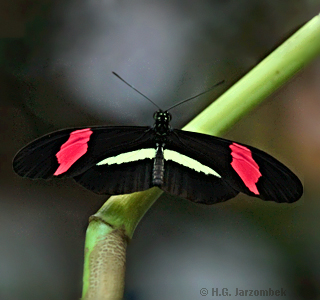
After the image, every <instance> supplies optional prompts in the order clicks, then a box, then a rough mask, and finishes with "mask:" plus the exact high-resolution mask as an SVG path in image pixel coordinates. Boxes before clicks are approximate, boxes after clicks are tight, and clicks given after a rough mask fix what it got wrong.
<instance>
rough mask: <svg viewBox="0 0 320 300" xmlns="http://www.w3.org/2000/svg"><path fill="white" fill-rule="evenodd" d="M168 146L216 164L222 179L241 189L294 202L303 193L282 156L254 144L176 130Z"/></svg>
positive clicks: (264, 197)
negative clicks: (260, 148) (265, 150)
mask: <svg viewBox="0 0 320 300" xmlns="http://www.w3.org/2000/svg"><path fill="white" fill-rule="evenodd" d="M167 148H168V149H170V148H172V149H175V151H178V152H179V153H182V154H184V155H187V156H190V157H192V158H193V159H195V160H197V161H199V162H200V163H202V164H203V165H206V166H208V167H210V168H212V169H213V170H215V171H216V172H217V173H218V174H219V175H220V176H221V179H220V180H222V181H224V183H225V184H226V185H229V186H230V187H232V188H233V189H234V190H236V191H238V192H242V193H245V194H248V195H250V196H256V197H259V198H261V199H263V200H272V201H276V202H294V201H297V200H298V199H299V198H300V197H301V195H302V192H303V188H302V184H301V182H300V180H299V179H298V177H297V176H296V175H295V174H293V173H292V172H291V171H290V170H289V169H288V168H287V167H286V166H284V165H283V164H282V163H280V162H279V161H278V160H276V159H275V158H273V157H272V156H270V155H269V154H267V153H265V152H263V151H261V150H259V149H256V148H254V147H251V146H247V145H244V144H240V143H236V142H233V141H230V140H226V139H222V138H218V137H214V136H210V135H205V134H200V133H194V132H188V131H182V130H173V131H172V134H171V135H170V137H169V140H168V144H167ZM194 188H196V185H195V187H194ZM217 193H220V192H217ZM227 197H229V196H227ZM229 198H231V197H229ZM229 198H228V199H229Z"/></svg>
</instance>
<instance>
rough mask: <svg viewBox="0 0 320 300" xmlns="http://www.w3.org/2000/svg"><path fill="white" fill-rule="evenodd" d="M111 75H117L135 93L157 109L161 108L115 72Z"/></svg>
mask: <svg viewBox="0 0 320 300" xmlns="http://www.w3.org/2000/svg"><path fill="white" fill-rule="evenodd" d="M112 74H113V75H115V76H117V77H118V78H119V79H120V80H121V81H123V82H124V83H125V84H126V85H128V86H129V87H131V88H132V89H133V90H135V91H136V92H137V93H139V94H140V95H141V96H142V97H144V98H146V99H147V100H149V101H150V102H151V103H152V104H153V105H154V106H156V107H157V108H158V109H159V110H161V108H160V107H159V106H158V105H157V104H155V103H154V102H153V101H152V100H151V99H149V98H148V97H147V96H146V95H143V94H142V93H141V92H139V91H138V90H137V89H136V88H135V87H134V86H133V85H131V84H130V83H128V82H126V81H125V80H124V79H123V78H122V77H120V76H119V75H118V74H117V73H115V72H112Z"/></svg>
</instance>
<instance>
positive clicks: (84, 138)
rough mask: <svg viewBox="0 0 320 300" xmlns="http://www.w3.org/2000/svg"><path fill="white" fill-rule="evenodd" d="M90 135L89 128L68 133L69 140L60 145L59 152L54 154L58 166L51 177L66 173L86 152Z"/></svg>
mask: <svg viewBox="0 0 320 300" xmlns="http://www.w3.org/2000/svg"><path fill="white" fill-rule="evenodd" d="M91 134H92V131H91V130H90V128H85V129H80V130H75V131H73V132H71V133H70V136H69V139H68V140H67V141H66V142H65V143H64V144H62V145H61V148H60V151H59V152H58V153H57V154H56V157H57V159H58V163H59V165H60V166H59V167H58V169H57V170H56V171H55V173H54V174H53V175H55V176H57V175H60V174H62V173H64V172H66V171H68V170H69V168H70V167H71V166H72V165H73V164H74V163H75V162H76V161H77V160H78V159H79V158H80V157H81V156H83V155H84V154H85V153H86V152H87V150H88V142H89V140H90V135H91Z"/></svg>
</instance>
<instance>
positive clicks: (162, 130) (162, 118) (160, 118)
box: [153, 110, 172, 137]
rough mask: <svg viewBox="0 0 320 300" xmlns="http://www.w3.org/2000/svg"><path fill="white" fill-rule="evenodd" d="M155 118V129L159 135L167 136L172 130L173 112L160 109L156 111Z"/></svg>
mask: <svg viewBox="0 0 320 300" xmlns="http://www.w3.org/2000/svg"><path fill="white" fill-rule="evenodd" d="M153 118H154V120H155V122H154V125H153V130H154V131H155V134H156V135H157V136H162V137H165V136H166V135H168V133H169V132H170V131H171V127H170V125H169V123H170V121H171V118H172V117H171V114H170V113H168V112H167V111H162V110H158V111H156V112H155V113H154V115H153Z"/></svg>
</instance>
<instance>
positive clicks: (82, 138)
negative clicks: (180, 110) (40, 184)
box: [13, 126, 154, 179]
mask: <svg viewBox="0 0 320 300" xmlns="http://www.w3.org/2000/svg"><path fill="white" fill-rule="evenodd" d="M152 137H153V134H152V132H151V130H150V128H149V127H130V126H119V127H117V126H116V127H114V126H100V127H87V128H72V129H64V130H61V131H56V132H53V133H50V134H47V135H45V136H43V137H40V138H39V139H37V140H35V141H33V142H31V143H30V144H28V145H27V146H26V147H24V148H23V149H21V150H20V151H19V152H18V153H17V155H16V156H15V158H14V160H13V169H14V171H15V172H16V173H18V174H19V175H20V176H23V177H29V178H45V179H48V178H52V177H55V176H60V177H63V176H65V177H74V176H77V175H79V174H82V173H84V172H85V171H87V170H88V169H90V168H91V167H93V166H95V165H96V164H97V163H98V162H99V161H100V160H102V159H104V158H107V157H109V156H114V155H118V154H119V153H121V152H123V151H124V150H125V151H132V150H136V149H139V148H143V147H154V142H152Z"/></svg>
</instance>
